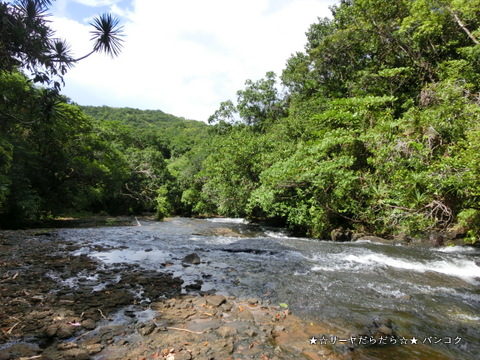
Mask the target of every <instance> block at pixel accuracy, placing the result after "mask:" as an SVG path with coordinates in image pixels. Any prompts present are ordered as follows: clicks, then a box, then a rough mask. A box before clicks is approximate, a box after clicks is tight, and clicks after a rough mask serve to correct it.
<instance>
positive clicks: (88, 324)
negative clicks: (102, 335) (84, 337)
mask: <svg viewBox="0 0 480 360" xmlns="http://www.w3.org/2000/svg"><path fill="white" fill-rule="evenodd" d="M81 324H82V327H83V328H84V329H87V330H93V329H95V328H96V327H97V323H96V322H95V320H93V319H85V320H83V321H82V322H81Z"/></svg>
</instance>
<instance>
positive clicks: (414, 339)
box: [410, 336, 418, 345]
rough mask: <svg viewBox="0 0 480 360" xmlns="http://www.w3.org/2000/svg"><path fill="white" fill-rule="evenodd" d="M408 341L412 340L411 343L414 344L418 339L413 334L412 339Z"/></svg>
mask: <svg viewBox="0 0 480 360" xmlns="http://www.w3.org/2000/svg"><path fill="white" fill-rule="evenodd" d="M410 341H411V342H412V344H413V345H416V344H417V341H418V339H417V338H416V337H415V336H414V337H413V338H412V340H410Z"/></svg>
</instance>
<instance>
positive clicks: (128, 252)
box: [60, 218, 480, 359]
mask: <svg viewBox="0 0 480 360" xmlns="http://www.w3.org/2000/svg"><path fill="white" fill-rule="evenodd" d="M141 224H142V226H137V227H114V228H112V227H109V228H91V229H64V230H61V231H60V235H61V236H64V237H65V238H68V239H69V240H74V241H76V242H78V243H79V244H84V246H83V248H82V250H80V251H79V252H82V253H86V254H88V255H89V256H91V257H93V258H97V259H100V260H101V261H104V262H106V263H130V264H131V263H133V264H137V265H138V266H141V267H143V268H146V269H150V270H151V271H162V272H165V271H168V272H171V273H173V274H174V275H177V276H181V277H182V279H183V280H184V281H185V283H184V286H188V285H190V284H195V283H197V284H198V281H200V280H201V281H202V282H203V283H202V290H203V291H213V292H216V293H222V294H229V295H235V296H242V297H259V298H263V299H269V300H270V301H272V303H286V304H288V306H289V308H290V309H291V310H292V311H293V313H295V314H297V315H300V316H303V317H306V318H311V319H316V320H321V321H322V322H325V323H327V324H329V325H330V326H332V329H348V330H351V331H355V329H357V330H359V329H362V328H364V327H365V326H366V324H371V323H372V321H373V322H374V321H380V320H378V319H390V320H391V321H392V323H393V328H394V330H395V331H396V333H397V335H398V337H402V338H404V339H405V342H404V343H403V344H401V345H400V346H394V347H385V351H379V350H378V349H377V350H375V351H373V350H372V352H371V353H370V355H368V354H367V357H365V358H378V359H406V358H412V359H413V358H415V359H420V358H424V359H432V358H437V359H439V358H446V359H448V358H452V359H478V358H479V355H480V340H479V338H480V287H479V285H480V250H479V249H473V248H467V247H446V248H435V249H434V248H422V247H405V246H393V245H383V244H376V243H371V242H368V241H357V242H354V243H334V242H328V241H318V240H313V239H306V238H297V237H290V236H288V234H287V233H285V232H283V231H281V230H279V229H272V228H265V227H261V226H255V225H248V224H247V223H245V222H244V221H242V220H238V219H205V220H200V219H186V218H173V219H171V220H169V221H165V222H152V221H141ZM219 228H221V230H225V229H226V230H229V231H230V230H233V231H235V232H237V233H240V234H242V235H243V237H235V236H227V235H232V234H234V233H233V232H229V231H223V233H224V234H226V235H223V236H219V235H215V234H218V233H219V232H218V231H217V232H215V229H217V230H218V229H219ZM220 233H221V232H220ZM99 246H101V247H102V248H100V250H95V249H99ZM192 252H195V253H197V254H198V255H199V256H200V259H201V264H199V265H196V266H188V267H184V266H183V265H182V263H181V260H182V258H183V257H184V256H186V255H188V254H190V253H192ZM99 286H101V284H99ZM320 335H321V334H319V336H320ZM330 335H332V334H330ZM412 339H418V344H417V345H416V344H412ZM422 344H423V345H422ZM417 346H418V347H417ZM417 349H418V350H417ZM420 349H421V350H420ZM429 349H431V352H429ZM438 353H441V354H443V355H444V356H445V357H438V356H437V355H438ZM435 354H437V355H435Z"/></svg>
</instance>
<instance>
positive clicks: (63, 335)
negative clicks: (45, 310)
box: [57, 325, 77, 339]
mask: <svg viewBox="0 0 480 360" xmlns="http://www.w3.org/2000/svg"><path fill="white" fill-rule="evenodd" d="M76 330H77V327H76V326H72V325H60V327H59V328H58V330H57V336H58V337H59V338H60V339H69V338H71V337H72V336H73V334H75V331H76Z"/></svg>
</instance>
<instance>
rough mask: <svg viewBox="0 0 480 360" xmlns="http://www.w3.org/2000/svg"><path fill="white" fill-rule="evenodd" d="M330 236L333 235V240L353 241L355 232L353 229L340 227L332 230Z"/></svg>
mask: <svg viewBox="0 0 480 360" xmlns="http://www.w3.org/2000/svg"><path fill="white" fill-rule="evenodd" d="M330 236H331V237H332V240H333V241H341V242H345V241H352V237H353V232H352V230H345V229H343V228H338V229H334V230H332V232H331V234H330Z"/></svg>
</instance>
